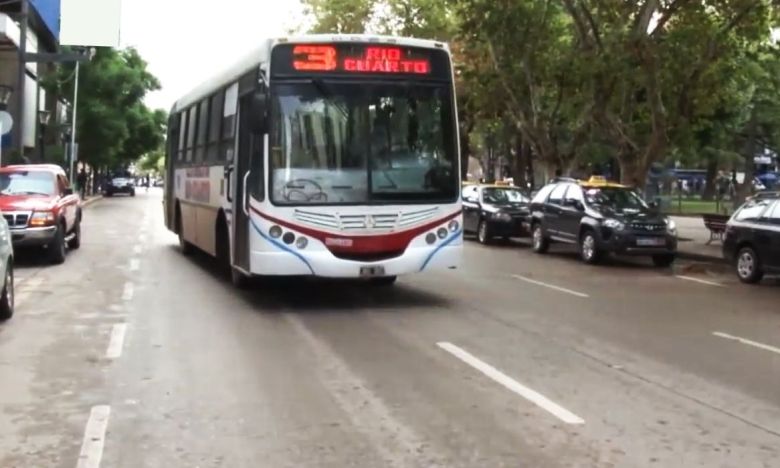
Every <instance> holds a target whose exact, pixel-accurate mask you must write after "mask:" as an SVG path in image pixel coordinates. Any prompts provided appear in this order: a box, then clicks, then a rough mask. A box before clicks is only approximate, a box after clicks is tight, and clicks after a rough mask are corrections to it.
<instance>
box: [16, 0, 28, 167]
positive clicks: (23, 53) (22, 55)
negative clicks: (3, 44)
mask: <svg viewBox="0 0 780 468" xmlns="http://www.w3.org/2000/svg"><path fill="white" fill-rule="evenodd" d="M19 1H20V5H19V31H20V37H19V70H18V74H17V80H16V81H17V92H16V102H17V106H16V108H17V109H18V110H17V116H18V117H19V125H17V127H16V135H17V138H16V145H17V148H18V149H19V156H24V85H25V83H26V81H27V20H28V18H29V16H30V4H29V0H19Z"/></svg>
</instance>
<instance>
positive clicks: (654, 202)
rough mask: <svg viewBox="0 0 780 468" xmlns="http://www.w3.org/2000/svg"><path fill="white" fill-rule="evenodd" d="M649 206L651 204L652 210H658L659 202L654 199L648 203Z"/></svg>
mask: <svg viewBox="0 0 780 468" xmlns="http://www.w3.org/2000/svg"><path fill="white" fill-rule="evenodd" d="M647 206H649V207H650V209H651V210H657V209H658V202H657V201H655V200H653V201H651V202H650V203H648V204H647Z"/></svg>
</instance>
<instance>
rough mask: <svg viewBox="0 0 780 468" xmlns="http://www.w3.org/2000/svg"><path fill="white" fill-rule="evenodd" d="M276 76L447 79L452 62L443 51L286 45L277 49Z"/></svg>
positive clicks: (326, 45) (381, 47)
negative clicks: (428, 77) (372, 76)
mask: <svg viewBox="0 0 780 468" xmlns="http://www.w3.org/2000/svg"><path fill="white" fill-rule="evenodd" d="M271 63H272V65H271V70H272V73H273V74H274V75H298V74H312V73H314V74H340V75H355V74H374V75H415V76H421V77H422V76H431V75H435V74H436V72H437V70H438V71H439V74H440V75H442V77H444V78H448V76H446V70H448V66H449V60H448V57H447V54H446V52H444V51H443V50H433V49H425V48H417V47H400V46H396V45H377V44H370V45H367V44H284V45H279V46H277V47H275V48H274V53H273V58H272V62H271Z"/></svg>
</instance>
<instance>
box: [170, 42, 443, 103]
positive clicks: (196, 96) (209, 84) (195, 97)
mask: <svg viewBox="0 0 780 468" xmlns="http://www.w3.org/2000/svg"><path fill="white" fill-rule="evenodd" d="M313 42H320V43H330V42H370V43H379V44H396V45H401V46H407V47H423V48H430V49H442V50H445V51H447V53H449V50H450V49H449V46H448V45H447V43H445V42H438V41H431V40H427V39H415V38H411V37H396V36H379V35H366V34H309V35H304V36H290V37H279V38H275V39H266V40H264V41H262V43H261V44H260V46H259V47H256V48H255V49H254V50H252V51H251V52H250V53H248V54H247V55H245V56H244V57H243V58H242V59H241V60H239V61H238V62H236V63H234V64H233V65H232V66H230V67H228V68H226V69H225V70H223V71H222V72H220V73H219V74H217V75H215V76H213V77H211V78H210V79H208V80H206V81H204V82H203V83H201V84H200V85H199V86H197V87H196V88H195V89H193V90H192V91H190V92H189V93H187V94H185V95H184V96H183V97H181V98H180V99H179V100H178V101H176V102H175V103H174V104H173V108H172V109H171V114H173V113H175V112H178V111H180V110H182V109H186V108H187V107H189V106H191V105H193V104H195V103H197V102H199V101H200V100H201V99H203V98H204V97H206V96H210V95H211V94H214V93H215V92H216V91H217V90H219V89H220V88H224V87H226V86H228V85H229V84H231V83H234V82H236V81H238V79H239V78H240V77H241V76H242V75H244V74H245V73H247V72H249V71H251V70H252V69H254V68H257V67H259V66H260V64H262V63H266V62H268V59H269V57H270V55H271V49H272V48H273V46H275V45H276V44H297V43H313Z"/></svg>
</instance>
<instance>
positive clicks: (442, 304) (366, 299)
mask: <svg viewBox="0 0 780 468" xmlns="http://www.w3.org/2000/svg"><path fill="white" fill-rule="evenodd" d="M171 249H172V250H174V251H176V253H177V255H181V254H180V253H179V252H178V246H175V245H172V246H171ZM188 260H189V261H191V262H192V263H193V264H194V265H196V266H198V267H199V268H201V269H202V270H203V271H204V272H206V273H208V274H209V276H212V277H213V278H214V279H215V280H216V281H220V282H221V283H223V284H224V286H225V287H227V288H232V287H233V285H232V284H231V283H230V278H229V276H228V274H227V272H225V271H224V268H220V265H219V264H218V263H217V261H216V260H215V259H214V258H213V257H211V256H210V255H208V254H206V253H204V252H200V251H196V252H195V253H193V254H192V255H190V256H189V257H188ZM413 278H414V276H413V275H412V276H409V278H408V279H404V278H399V280H398V282H397V283H396V284H395V285H394V286H379V285H374V284H371V283H369V282H367V281H363V280H358V279H356V280H338V279H327V278H313V277H308V276H301V277H273V278H263V277H256V278H253V279H252V280H251V281H250V286H249V287H248V288H247V289H246V290H243V291H241V290H237V289H236V294H237V295H241V296H243V297H244V298H245V299H246V300H247V301H248V302H250V303H251V304H253V305H255V306H256V307H257V308H258V309H262V310H263V311H280V312H281V311H284V312H290V311H295V312H296V313H338V312H348V311H356V310H365V309H373V310H382V309H392V310H395V311H397V310H399V309H411V308H420V307H427V308H446V307H448V306H449V305H450V303H449V301H448V300H447V297H443V296H439V295H436V294H431V293H430V292H428V291H424V290H422V289H418V288H416V287H415V286H414V279H413Z"/></svg>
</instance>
